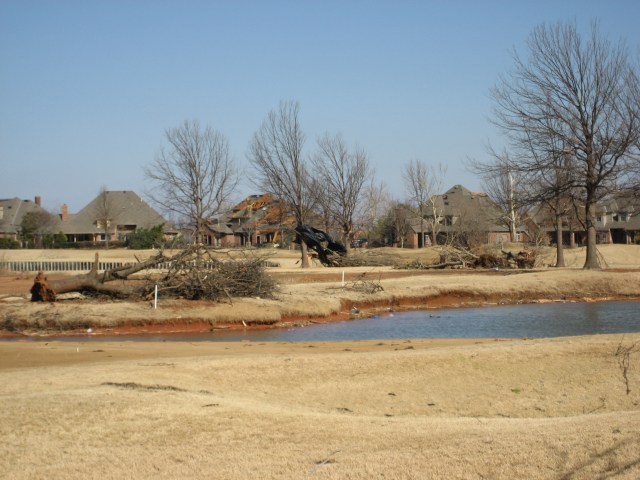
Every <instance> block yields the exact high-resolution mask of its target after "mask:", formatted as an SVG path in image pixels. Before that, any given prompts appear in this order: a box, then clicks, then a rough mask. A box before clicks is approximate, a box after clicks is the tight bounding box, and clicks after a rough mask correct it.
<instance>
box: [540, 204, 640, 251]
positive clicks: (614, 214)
mask: <svg viewBox="0 0 640 480" xmlns="http://www.w3.org/2000/svg"><path fill="white" fill-rule="evenodd" d="M584 214H585V213H584V207H578V208H577V209H576V208H574V207H571V208H569V209H567V212H565V214H563V215H562V217H561V222H562V230H563V231H562V243H563V244H565V245H569V246H574V245H583V244H584V243H585V242H586V238H587V234H586V231H585V229H584V226H583V223H582V222H583V221H584V220H583V218H584ZM579 217H580V218H579ZM533 219H534V221H535V223H536V225H537V227H538V228H539V229H540V231H541V232H542V234H543V235H546V238H545V240H546V241H547V242H548V243H550V244H555V243H556V228H557V227H556V224H555V222H556V220H555V216H554V215H553V212H551V211H550V209H549V208H548V207H545V206H541V207H539V208H538V209H537V210H536V213H535V215H534V216H533ZM581 219H582V220H581ZM595 226H596V243H599V244H602V243H605V244H606V243H618V244H633V243H638V242H640V201H639V200H638V199H633V198H629V197H624V196H620V195H615V196H612V197H610V198H608V199H605V200H603V201H601V202H599V203H598V204H597V205H596V218H595Z"/></svg>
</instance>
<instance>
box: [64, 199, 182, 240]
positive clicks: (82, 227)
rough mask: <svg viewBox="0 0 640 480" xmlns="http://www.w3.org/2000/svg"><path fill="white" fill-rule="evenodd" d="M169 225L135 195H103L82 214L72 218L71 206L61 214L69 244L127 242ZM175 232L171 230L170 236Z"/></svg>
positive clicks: (80, 212)
mask: <svg viewBox="0 0 640 480" xmlns="http://www.w3.org/2000/svg"><path fill="white" fill-rule="evenodd" d="M167 224H168V222H167V221H166V220H165V219H164V218H163V217H162V216H161V215H160V214H159V213H158V212H157V211H155V210H154V209H153V208H152V207H150V206H149V205H148V204H147V203H146V202H145V201H144V200H143V199H142V198H140V197H139V196H138V195H137V194H136V193H135V192H132V191H105V192H101V193H100V194H99V195H98V196H97V197H96V198H94V199H93V200H92V201H91V202H90V203H89V204H88V205H86V206H85V207H84V208H83V209H82V210H80V211H79V212H78V213H75V214H70V213H69V211H68V207H67V205H63V206H62V209H61V212H60V230H61V231H62V232H63V233H64V234H65V235H66V236H67V240H68V241H69V242H101V241H105V240H106V236H107V235H108V237H109V240H126V238H127V235H128V234H129V233H131V232H133V231H135V230H137V229H140V228H145V229H149V228H152V227H155V226H157V225H167ZM105 227H106V228H105ZM105 230H106V233H105ZM172 232H173V229H172V228H170V229H169V231H168V232H167V233H169V234H170V235H171V234H172Z"/></svg>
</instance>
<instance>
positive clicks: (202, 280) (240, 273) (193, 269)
mask: <svg viewBox="0 0 640 480" xmlns="http://www.w3.org/2000/svg"><path fill="white" fill-rule="evenodd" d="M97 261H98V259H97V254H96V262H95V264H94V267H93V268H92V269H91V271H90V272H88V273H85V274H82V275H74V276H70V277H66V278H61V279H56V280H51V281H48V280H47V278H46V276H45V274H44V272H39V273H38V275H37V276H36V278H35V280H34V284H33V286H32V287H31V300H32V301H34V302H35V301H42V302H52V301H55V299H56V295H59V294H61V293H67V292H95V293H100V294H105V295H110V296H112V297H119V298H135V297H138V298H140V297H146V298H148V297H149V296H150V295H151V294H153V293H154V292H155V288H156V286H157V287H158V291H159V292H162V293H163V294H164V295H165V296H167V295H168V296H173V297H181V298H187V299H194V300H195V299H208V300H220V299H223V298H229V299H230V298H231V297H232V296H235V297H269V296H271V295H272V294H273V292H274V291H275V288H276V285H275V282H274V281H273V279H272V278H271V277H269V276H268V275H267V274H266V273H265V265H266V264H267V262H266V261H265V259H264V258H262V257H248V256H247V257H245V258H243V259H240V260H235V259H228V260H227V259H225V260H224V261H222V260H219V259H217V258H214V257H213V256H212V255H211V253H210V252H209V251H208V250H206V249H205V248H202V247H197V246H195V247H192V248H189V249H187V250H184V251H182V252H180V253H179V254H177V255H175V256H173V257H170V258H167V257H165V256H164V254H163V253H159V254H158V255H157V256H155V257H153V258H150V259H148V260H145V261H144V262H139V263H137V264H133V265H127V266H124V267H119V268H116V269H112V270H107V271H105V272H102V273H101V272H98V270H97ZM143 270H147V271H149V270H155V272H147V274H146V276H145V277H143V278H140V277H138V278H136V279H129V277H130V276H131V275H133V274H134V273H138V272H141V271H143ZM158 270H164V271H165V272H166V273H160V274H159V273H158Z"/></svg>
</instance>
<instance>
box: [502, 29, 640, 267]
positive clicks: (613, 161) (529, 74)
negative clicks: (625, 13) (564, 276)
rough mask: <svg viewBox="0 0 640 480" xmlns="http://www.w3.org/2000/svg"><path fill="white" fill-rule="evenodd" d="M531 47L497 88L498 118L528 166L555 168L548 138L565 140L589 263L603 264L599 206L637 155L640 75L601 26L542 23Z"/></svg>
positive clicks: (523, 167)
mask: <svg viewBox="0 0 640 480" xmlns="http://www.w3.org/2000/svg"><path fill="white" fill-rule="evenodd" d="M528 49H529V58H528V59H527V60H526V61H525V60H523V59H521V58H520V57H519V56H518V55H517V54H514V62H515V69H514V71H513V73H511V74H510V75H508V76H505V77H501V78H500V80H499V82H498V84H497V86H496V87H495V88H494V89H493V92H492V93H493V98H494V102H495V109H494V122H495V123H496V124H497V125H498V126H499V127H501V128H502V129H503V131H504V132H505V134H506V135H507V137H508V140H509V142H510V145H511V148H510V150H511V151H513V152H516V157H517V158H516V160H517V162H518V168H519V169H521V170H522V171H524V172H528V173H530V172H533V171H541V170H547V169H549V168H553V158H554V155H553V152H552V150H551V144H557V143H562V144H563V145H565V148H566V149H567V150H568V151H569V152H570V154H571V155H572V157H573V160H574V162H575V168H576V170H575V171H576V178H575V186H576V187H577V188H578V189H579V192H580V195H581V197H582V200H583V202H584V224H585V230H586V232H587V255H586V260H585V264H584V268H599V267H600V264H599V260H598V256H597V250H596V224H595V210H596V204H597V202H598V201H599V200H601V199H602V198H604V197H605V196H606V195H607V194H609V193H611V192H612V191H614V190H615V189H616V185H617V182H618V181H619V180H620V179H621V178H622V177H623V176H624V174H625V172H626V171H627V169H628V167H629V164H630V162H631V161H632V159H633V157H634V156H636V155H637V153H638V143H639V142H638V139H639V137H640V116H639V115H638V112H639V111H640V106H639V105H638V102H637V101H634V99H636V100H637V98H638V89H639V88H640V87H639V86H638V81H637V73H636V72H635V71H634V69H633V67H632V65H631V64H630V62H629V60H628V54H627V49H626V48H625V46H624V44H622V43H619V44H618V45H612V44H611V43H610V42H608V41H607V40H606V39H604V38H602V37H601V36H600V34H599V32H598V28H597V25H596V24H593V25H592V27H591V32H590V36H588V37H587V38H583V37H582V36H581V35H580V34H579V33H578V31H577V28H576V26H575V24H572V23H558V24H555V25H552V26H548V25H541V26H538V27H536V28H535V29H534V30H533V32H532V33H531V35H530V36H529V39H528Z"/></svg>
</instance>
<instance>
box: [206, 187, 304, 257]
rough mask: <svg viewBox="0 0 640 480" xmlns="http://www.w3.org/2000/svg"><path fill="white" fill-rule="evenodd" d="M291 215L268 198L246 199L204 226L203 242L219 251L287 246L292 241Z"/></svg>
mask: <svg viewBox="0 0 640 480" xmlns="http://www.w3.org/2000/svg"><path fill="white" fill-rule="evenodd" d="M295 225H296V221H295V217H294V215H293V214H292V213H291V212H290V211H289V209H288V208H287V207H286V204H285V203H284V202H282V201H280V200H276V199H274V198H273V197H272V196H271V195H270V194H268V193H265V194H261V195H249V196H248V197H247V198H245V199H244V200H242V201H241V202H240V203H238V204H237V205H235V206H234V207H233V208H232V209H231V211H230V213H229V214H228V215H226V216H221V217H219V218H216V219H213V220H212V221H210V222H209V223H208V224H207V232H206V233H205V241H206V243H207V244H208V245H213V246H221V247H245V246H260V245H276V244H280V245H282V244H289V243H291V242H292V241H293V240H294V238H293V236H294V234H293V233H292V232H293V229H294V227H295Z"/></svg>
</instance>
